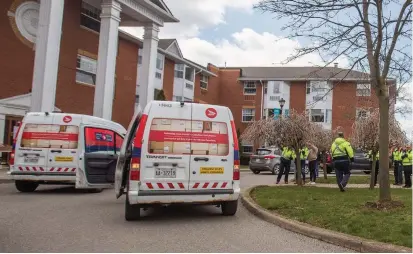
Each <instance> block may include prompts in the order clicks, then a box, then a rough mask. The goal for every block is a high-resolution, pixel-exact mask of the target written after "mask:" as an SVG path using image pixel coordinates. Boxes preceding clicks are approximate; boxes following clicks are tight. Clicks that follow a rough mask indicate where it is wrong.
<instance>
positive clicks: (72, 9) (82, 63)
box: [0, 0, 394, 153]
mask: <svg viewBox="0 0 413 254" xmlns="http://www.w3.org/2000/svg"><path fill="white" fill-rule="evenodd" d="M44 2H46V3H47V2H48V3H50V4H51V5H50V6H49V7H50V8H49V9H48V10H49V11H50V12H52V11H53V13H56V10H55V9H53V8H57V7H56V6H54V7H53V4H55V5H56V3H57V2H60V4H61V5H64V6H60V7H59V6H58V7H59V8H61V11H62V17H61V38H60V43H59V42H56V43H54V44H52V46H54V47H56V45H57V46H58V48H57V49H56V50H57V51H55V52H57V53H58V57H56V58H57V60H56V59H52V60H49V59H51V55H53V54H52V53H53V52H48V51H47V50H48V49H47V48H44V47H43V48H42V45H36V43H35V42H36V36H38V32H39V31H40V30H38V29H37V22H40V21H41V20H42V17H41V15H39V12H40V13H41V12H42V10H39V8H41V6H40V4H39V2H37V1H33V0H31V1H30V0H4V1H0V31H1V32H2V37H1V38H0V46H1V48H2V51H1V60H0V65H1V68H2V71H3V72H2V73H3V75H1V76H0V83H1V84H2V85H1V87H2V92H1V93H0V143H2V142H3V143H4V144H11V141H12V137H13V127H14V126H15V124H16V122H17V121H19V120H21V119H22V117H23V116H24V114H25V113H26V112H28V111H30V110H33V108H34V109H38V110H44V109H45V108H46V109H47V106H49V108H48V109H47V110H57V111H63V112H70V113H81V114H89V115H92V114H94V115H97V116H100V117H104V118H111V119H112V120H113V121H116V122H119V123H120V124H122V125H124V126H125V127H126V126H127V125H128V123H129V121H130V118H131V117H132V115H133V112H134V110H135V108H136V106H137V105H138V104H139V103H140V104H142V105H145V103H146V101H148V100H150V99H151V97H152V98H153V97H156V95H157V94H158V93H159V92H160V91H161V90H163V92H164V94H165V97H166V99H167V100H178V101H181V100H185V101H194V102H198V103H209V104H219V105H225V106H228V107H229V108H230V109H231V110H232V112H233V115H234V118H235V121H236V125H237V128H239V129H240V130H241V131H243V130H244V129H245V128H246V126H247V125H248V123H249V122H250V121H253V120H258V119H261V118H263V117H269V116H271V115H272V114H273V110H274V108H279V103H278V101H279V100H280V98H283V99H285V101H286V103H285V106H284V113H286V114H288V113H289V112H290V110H295V111H298V112H303V111H308V113H309V115H310V119H311V120H312V121H314V122H319V123H320V124H322V125H323V126H324V127H325V128H326V129H335V128H337V127H338V126H341V127H342V128H343V130H344V132H345V134H346V135H348V134H349V132H350V128H351V125H352V123H353V122H354V120H355V119H356V118H357V117H363V116H365V115H366V114H368V110H369V108H375V107H377V100H376V96H375V94H374V91H372V90H371V88H370V85H369V84H368V82H366V80H368V79H367V77H366V75H365V74H363V73H361V72H356V71H352V72H348V71H347V70H345V69H341V68H338V67H330V68H324V69H322V70H320V69H319V68H315V67H238V68H235V67H231V68H220V67H217V66H214V65H213V64H208V66H201V65H199V64H197V63H195V62H193V61H191V60H189V59H186V58H185V57H184V56H183V54H182V52H181V50H180V48H179V45H178V42H177V41H176V40H174V39H161V40H158V38H157V32H158V31H159V30H157V27H156V26H155V25H154V24H155V23H156V22H158V23H163V22H177V20H176V19H175V18H174V17H173V16H172V14H171V13H170V11H169V9H168V8H167V7H166V6H165V4H164V3H163V1H161V0H116V1H115V0H104V1H103V2H102V4H101V5H100V1H97V0H66V1H64V0H44ZM52 3H53V4H52ZM115 3H121V5H120V6H121V8H120V7H119V8H118V7H117V5H115ZM131 3H135V4H136V5H132V4H131ZM138 3H142V5H139V4H138ZM42 4H43V1H42ZM111 4H112V5H111ZM43 7H44V6H43ZM105 8H106V9H105ZM142 8H146V9H145V11H142V10H141V9H142ZM102 9H104V10H106V11H110V12H113V11H116V10H119V9H121V10H122V11H121V12H120V13H117V15H118V16H119V17H118V18H116V17H115V18H114V17H113V15H115V14H116V13H115V14H113V13H112V14H111V15H110V16H105V15H103V16H100V14H101V10H102ZM43 11H44V10H43ZM155 12H158V13H157V15H155ZM151 13H153V16H152V19H154V20H155V19H156V18H157V17H158V18H159V17H161V18H162V19H163V20H157V21H156V20H155V21H152V22H153V23H151V24H150V25H148V23H147V22H148V19H150V18H151V15H150V14H151ZM145 15H146V16H145ZM115 16H116V15H115ZM39 19H40V21H39ZM107 19H109V21H110V22H118V25H119V26H120V27H122V25H124V26H145V36H144V39H139V38H136V37H134V36H132V35H130V34H128V33H126V32H124V31H122V30H119V31H118V32H117V26H116V33H113V34H110V35H109V32H111V31H112V32H113V29H114V28H109V30H108V28H107V26H104V24H108V23H107V22H109V21H108V20H107ZM105 22H106V23H105ZM110 24H112V23H110ZM102 28H103V30H102ZM51 29H55V31H56V30H58V28H50V29H49V30H47V31H46V32H48V31H50V30H51ZM111 29H112V30H111ZM43 32H44V31H43ZM42 36H44V34H42ZM48 36H49V37H48ZM114 37H116V40H114ZM42 38H43V37H42ZM45 38H46V39H49V40H45V43H49V41H50V40H51V38H52V39H53V38H54V37H52V36H51V35H50V33H49V34H47V33H46V36H45ZM115 42H116V43H115ZM102 43H103V44H102ZM102 45H106V46H102ZM43 46H44V45H43ZM52 46H51V47H50V48H52V49H53V47H52ZM115 46H116V47H115ZM110 49H115V52H113V50H112V51H110ZM42 50H43V51H45V53H44V54H43V55H41V54H40V53H42V52H40V53H39V51H42ZM38 55H40V56H38ZM42 57H43V58H42ZM38 59H40V60H42V59H43V60H44V61H40V60H38ZM53 63H55V66H54V67H57V69H56V68H55V73H53V71H50V70H51V69H53V68H51V67H50V66H53ZM98 65H99V66H100V67H98ZM102 66H103V67H102ZM46 67H48V68H46ZM42 70H43V71H42ZM112 72H113V77H114V78H113V82H112V81H111V77H112V76H110V75H109V76H108V73H109V74H110V73H112ZM53 75H55V76H56V80H55V81H54V83H55V86H53V85H50V84H53V80H48V79H47V77H49V76H51V77H53ZM102 76H103V78H102ZM33 77H36V79H34V78H33ZM39 77H40V79H39ZM42 77H43V78H42ZM39 84H40V85H42V86H40V88H39ZM142 84H151V85H150V86H148V85H142ZM111 87H113V91H112V90H111V89H112V88H111ZM333 87H334V89H331V88H333ZM33 89H34V90H33ZM32 91H33V92H32ZM390 92H393V93H394V89H391V90H390ZM325 94H326V96H322V95H325ZM42 96H43V97H42ZM50 96H51V97H53V99H52V100H50V98H49V97H50ZM54 96H55V99H54ZM320 96H321V97H322V98H321V97H320ZM42 98H43V100H42ZM44 98H46V99H44ZM39 100H40V101H39ZM44 100H45V101H46V102H47V103H48V104H47V105H46V106H45V105H43V104H41V103H43V101H44ZM36 103H40V105H34V104H36ZM33 105H34V106H33ZM50 105H52V106H53V107H52V108H50ZM393 107H394V104H393ZM243 147H244V149H245V150H244V152H246V153H248V152H251V151H252V150H253V145H252V144H243Z"/></svg>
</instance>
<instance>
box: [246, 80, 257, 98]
mask: <svg viewBox="0 0 413 254" xmlns="http://www.w3.org/2000/svg"><path fill="white" fill-rule="evenodd" d="M256 93H257V85H256V84H255V82H254V81H247V82H244V95H255V94H256Z"/></svg>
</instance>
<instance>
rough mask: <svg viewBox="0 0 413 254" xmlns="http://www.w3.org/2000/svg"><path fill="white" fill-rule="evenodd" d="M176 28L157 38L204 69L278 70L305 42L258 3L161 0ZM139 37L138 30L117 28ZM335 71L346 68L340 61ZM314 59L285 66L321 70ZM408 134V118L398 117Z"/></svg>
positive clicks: (309, 57) (167, 27) (412, 124)
mask: <svg viewBox="0 0 413 254" xmlns="http://www.w3.org/2000/svg"><path fill="white" fill-rule="evenodd" d="M164 2H165V3H166V5H167V6H168V7H169V9H170V10H171V12H172V13H173V15H174V16H175V17H176V18H178V19H179V20H180V22H179V23H170V24H165V26H164V27H162V28H160V29H161V30H160V33H159V37H160V38H161V39H169V38H176V39H177V40H178V43H179V46H180V48H181V51H182V53H183V55H184V57H185V58H187V59H190V60H192V61H195V62H197V63H199V64H201V65H204V66H206V65H207V64H208V63H212V64H214V65H217V66H220V67H222V66H225V64H226V66H281V65H282V64H285V60H286V59H287V58H288V57H289V56H291V55H292V54H293V53H294V50H295V49H296V48H298V47H300V46H302V45H303V44H306V43H308V41H306V39H300V40H299V41H298V40H291V39H288V38H287V36H288V34H289V32H290V31H283V30H282V29H281V28H282V26H283V24H284V23H283V22H287V21H288V20H277V19H275V18H274V17H273V15H271V14H268V13H264V14H263V13H261V12H259V11H257V10H254V9H253V5H254V4H256V3H258V2H259V0H164ZM122 29H124V30H126V31H127V32H130V33H132V34H134V35H136V36H138V37H140V38H142V35H143V29H141V28H122ZM336 62H338V64H339V66H340V67H348V66H349V64H350V63H349V62H348V60H347V59H346V58H340V59H338V60H337V61H336ZM322 64H323V61H322V59H321V58H320V57H319V56H318V55H317V54H309V55H306V56H304V57H302V58H300V59H297V60H295V61H293V62H290V63H288V64H287V65H288V66H314V65H322ZM398 119H399V121H400V122H401V124H402V125H403V127H404V129H405V130H406V131H408V133H411V132H412V131H413V121H412V119H411V117H409V118H403V117H398Z"/></svg>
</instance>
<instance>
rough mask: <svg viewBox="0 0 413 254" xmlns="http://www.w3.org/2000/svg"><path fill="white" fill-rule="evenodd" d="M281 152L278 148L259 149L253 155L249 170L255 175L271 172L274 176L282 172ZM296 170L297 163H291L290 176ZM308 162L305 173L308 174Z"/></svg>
mask: <svg viewBox="0 0 413 254" xmlns="http://www.w3.org/2000/svg"><path fill="white" fill-rule="evenodd" d="M280 160H281V150H280V149H279V148H277V147H268V148H258V149H257V151H255V154H253V155H251V159H250V163H249V168H250V170H251V171H252V172H253V173H254V174H259V173H260V172H262V171H270V172H271V173H272V174H273V175H275V174H278V172H279V171H280ZM295 170H296V166H295V162H294V161H292V162H291V168H290V174H294V173H295ZM308 172H309V168H308V161H306V164H305V173H306V174H308Z"/></svg>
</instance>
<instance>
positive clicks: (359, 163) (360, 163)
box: [320, 149, 371, 174]
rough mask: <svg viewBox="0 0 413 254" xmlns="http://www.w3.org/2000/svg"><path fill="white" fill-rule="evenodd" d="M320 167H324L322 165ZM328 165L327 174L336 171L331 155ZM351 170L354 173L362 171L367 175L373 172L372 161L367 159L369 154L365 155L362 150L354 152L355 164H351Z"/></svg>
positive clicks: (328, 158) (327, 161) (328, 156)
mask: <svg viewBox="0 0 413 254" xmlns="http://www.w3.org/2000/svg"><path fill="white" fill-rule="evenodd" d="M320 165H321V167H322V164H320ZM326 165H327V173H328V174H331V173H332V172H333V171H334V168H333V160H332V157H331V155H330V154H327V160H326ZM351 170H352V171H355V170H360V171H363V172H364V173H365V174H370V171H371V165H370V161H369V159H368V157H367V154H366V153H364V152H363V151H362V150H361V149H355V150H354V162H353V163H351Z"/></svg>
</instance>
